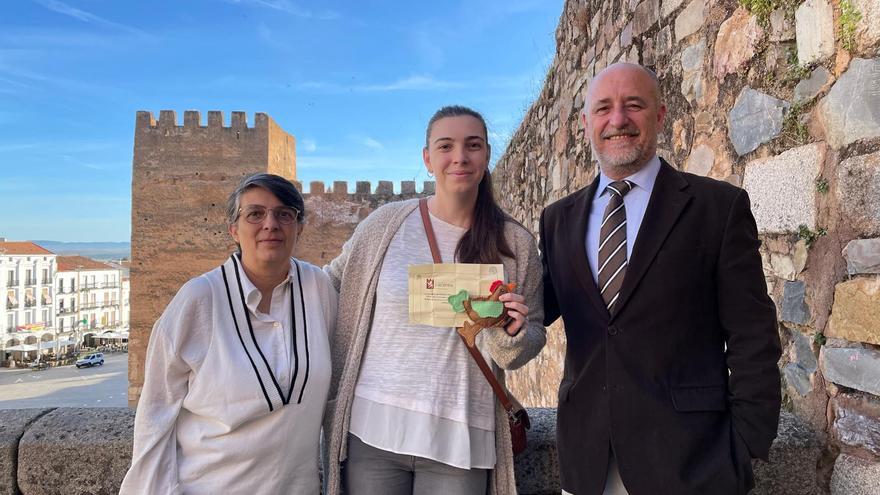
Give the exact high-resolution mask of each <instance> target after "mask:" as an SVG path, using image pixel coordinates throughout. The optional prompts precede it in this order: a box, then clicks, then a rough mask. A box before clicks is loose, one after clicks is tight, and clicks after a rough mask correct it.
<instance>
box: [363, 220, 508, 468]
mask: <svg viewBox="0 0 880 495" xmlns="http://www.w3.org/2000/svg"><path fill="white" fill-rule="evenodd" d="M431 223H432V225H433V227H434V233H435V235H436V237H437V244H438V247H439V249H440V254H441V258H442V259H443V260H444V261H447V262H451V261H452V260H453V256H454V253H455V247H456V246H457V245H458V241H459V239H461V236H462V235H463V234H464V233H465V229H462V228H460V227H457V226H455V225H452V224H449V223H446V222H444V221H443V220H440V219H439V218H437V217H435V216H433V215H432V216H431ZM425 263H433V258H432V257H431V250H430V247H429V246H428V239H427V237H426V236H425V229H424V226H423V225H422V218H421V215H420V213H419V210H418V209H416V210H415V211H413V213H411V214H410V215H409V216H408V217H407V218H406V220H405V221H404V222H403V224H402V225H401V226H400V229H399V230H398V231H397V233H396V234H395V236H394V238H393V239H392V241H391V244H390V245H389V246H388V251H386V253H385V258H384V261H383V262H382V268H381V270H380V272H379V282H378V286H377V289H376V308H375V311H374V316H373V323H372V327H371V328H370V334H369V337H368V340H367V345H366V350H365V351H364V357H363V361H362V363H361V370H360V375H359V376H358V382H357V386H356V387H355V392H354V394H355V396H354V400H353V402H352V407H351V423H350V425H349V431H350V432H351V433H352V434H354V435H356V436H357V437H358V438H360V439H361V440H363V441H364V443H366V444H368V445H372V446H373V447H376V448H379V449H382V450H386V451H390V452H395V453H398V454H407V455H415V456H418V457H424V458H428V459H433V460H436V461H439V462H442V463H444V464H448V465H451V466H455V467H459V468H464V469H470V468H482V469H491V468H492V467H494V466H495V433H494V432H495V409H494V408H495V397H494V396H493V395H492V389H491V387H490V386H489V384H488V382H487V381H486V378H485V377H484V376H483V374H482V373H481V372H480V370H479V368H478V367H477V365H476V364H475V363H474V361H473V358H472V357H471V355H470V354H469V353H468V351H467V348H466V347H465V345H464V342H462V341H461V338H460V337H459V336H458V333H457V332H456V331H455V329H454V328H437V327H431V326H427V325H412V324H410V323H409V314H408V309H407V308H408V297H407V288H408V285H407V277H408V271H407V266H408V265H418V264H425ZM480 337H482V334H481V335H480V336H478V343H479V341H480V340H481V339H480ZM484 357H485V358H486V361H487V362H490V361H489V360H490V358H489V357H488V356H486V355H485V353H484Z"/></svg>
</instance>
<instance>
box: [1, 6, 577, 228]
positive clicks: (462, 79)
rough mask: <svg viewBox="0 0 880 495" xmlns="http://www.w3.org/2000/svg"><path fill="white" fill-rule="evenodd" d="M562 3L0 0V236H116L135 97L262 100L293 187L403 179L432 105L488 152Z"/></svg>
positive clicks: (522, 100) (203, 106) (541, 65)
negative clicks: (284, 143) (287, 139)
mask: <svg viewBox="0 0 880 495" xmlns="http://www.w3.org/2000/svg"><path fill="white" fill-rule="evenodd" d="M562 5H563V0H461V1H434V2H420V1H412V0H411V1H397V0H395V1H378V0H360V1H355V0H351V1H334V0H326V1H320V2H319V1H295V0H186V1H180V0H152V1H149V2H148V1H120V0H64V1H60V0H11V1H9V2H4V5H3V7H2V9H0V13H2V15H0V212H2V213H0V237H7V238H9V239H12V240H23V239H53V240H61V241H127V240H128V239H129V238H130V217H131V206H130V194H131V155H132V146H133V133H134V122H135V112H136V111H137V110H150V111H152V112H153V113H154V115H155V116H156V118H158V116H159V111H160V110H163V109H172V110H176V111H177V112H178V119H180V120H182V118H183V111H184V110H199V111H201V112H202V119H203V124H204V123H205V122H206V120H207V111H208V110H221V111H223V112H224V118H225V121H226V123H227V125H228V122H229V112H231V111H235V110H240V111H245V112H247V114H248V122H249V123H252V122H253V113H254V112H266V113H268V114H269V115H270V116H271V117H272V118H273V119H275V120H276V121H277V122H278V123H279V124H280V125H281V126H282V127H283V128H284V129H285V130H286V131H287V132H289V133H291V134H293V135H294V136H296V138H297V176H298V177H297V178H298V179H299V180H301V181H303V183H308V182H309V181H313V180H321V181H325V182H327V183H328V184H329V183H330V182H331V181H333V180H347V181H349V182H350V185H351V186H352V187H353V183H354V181H356V180H370V181H373V182H374V183H375V181H378V180H391V181H394V182H395V188H397V187H398V186H397V183H399V182H400V181H401V180H416V181H418V182H419V184H420V183H421V181H423V180H426V179H427V178H428V177H427V176H426V174H425V171H424V167H423V165H422V162H421V148H422V146H423V142H424V126H425V123H426V122H427V120H428V118H430V116H431V114H432V113H433V112H434V111H435V110H436V109H437V108H439V107H440V106H442V105H445V104H464V105H469V106H472V107H474V108H476V109H477V110H479V111H481V112H483V114H484V115H485V116H486V118H487V120H488V123H489V127H490V129H489V130H490V142H491V143H492V145H493V151H494V155H495V158H497V157H499V156H500V155H501V153H502V152H503V150H504V146H505V145H506V143H507V139H508V138H509V136H510V134H511V133H513V132H514V131H515V130H516V127H517V126H518V125H519V122H520V120H521V118H522V116H523V115H524V113H525V111H526V110H527V109H528V107H529V106H530V105H531V103H532V101H534V98H535V96H536V95H537V94H538V92H539V91H540V89H541V87H542V85H543V80H544V76H545V73H546V70H547V67H548V66H549V65H550V63H551V61H552V59H553V55H554V52H555V36H554V32H555V29H556V24H557V21H558V18H559V15H560V13H561V11H562ZM418 187H421V186H418Z"/></svg>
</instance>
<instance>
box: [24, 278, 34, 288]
mask: <svg viewBox="0 0 880 495" xmlns="http://www.w3.org/2000/svg"><path fill="white" fill-rule="evenodd" d="M24 285H25V287H30V286H32V285H37V279H35V278H28V279H25V281H24Z"/></svg>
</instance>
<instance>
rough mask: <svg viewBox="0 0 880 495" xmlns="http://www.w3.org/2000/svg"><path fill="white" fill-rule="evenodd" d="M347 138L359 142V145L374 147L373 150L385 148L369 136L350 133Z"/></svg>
mask: <svg viewBox="0 0 880 495" xmlns="http://www.w3.org/2000/svg"><path fill="white" fill-rule="evenodd" d="M348 138H349V139H351V140H352V141H354V142H356V143H358V144H360V145H361V146H365V147H367V148H370V149H374V150H381V149H385V146H383V145H382V143H380V142H379V141H377V140H375V139H373V138H371V137H370V136H363V135H350V136H348Z"/></svg>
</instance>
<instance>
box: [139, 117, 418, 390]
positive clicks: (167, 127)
mask: <svg viewBox="0 0 880 495" xmlns="http://www.w3.org/2000/svg"><path fill="white" fill-rule="evenodd" d="M254 120H255V122H254V125H253V126H252V127H249V126H248V124H247V120H246V116H245V114H244V113H243V112H232V122H231V125H230V126H228V127H226V126H224V123H223V114H222V113H220V112H208V122H207V126H204V125H202V122H201V116H200V114H199V112H195V111H187V112H184V121H183V125H182V126H181V125H178V122H177V116H176V113H175V112H174V111H170V110H163V111H161V113H160V116H159V120H158V122H157V121H156V120H155V119H154V118H153V115H152V114H151V113H150V112H138V113H137V121H136V125H135V139H134V159H133V165H132V168H133V170H132V222H131V223H132V227H131V232H132V233H131V249H132V266H131V296H130V300H131V307H132V312H131V338H130V340H129V365H128V375H129V389H128V398H129V404H131V405H132V406H133V405H134V404H135V403H136V402H137V398H138V397H139V396H140V390H141V386H142V384H143V377H144V355H145V353H146V347H147V343H148V342H149V338H150V331H151V329H152V326H153V323H154V322H155V321H156V319H157V318H158V317H159V315H160V314H161V313H162V310H163V309H164V308H165V306H166V305H167V304H168V302H169V301H170V300H171V298H172V297H173V296H174V294H175V293H176V292H177V290H178V289H179V288H180V286H181V285H183V283H184V282H186V281H187V280H189V279H190V278H192V277H194V276H196V275H198V274H200V273H204V272H206V271H208V270H211V269H213V268H214V267H216V266H217V265H219V264H220V263H222V262H223V261H224V260H225V259H226V257H227V256H229V253H231V252H232V251H233V250H234V248H235V244H234V243H233V241H232V238H231V237H230V235H229V234H228V232H227V226H226V221H225V213H224V208H225V202H226V197H227V196H228V195H229V193H230V192H231V191H232V189H233V188H234V187H235V185H236V184H238V181H239V180H240V179H241V177H243V176H244V175H247V174H251V173H254V172H269V173H274V174H278V175H281V176H283V177H286V178H288V179H290V180H293V181H294V182H296V181H295V179H296V140H295V139H294V137H293V136H291V135H290V134H288V133H287V132H285V131H284V130H283V129H281V128H280V127H279V126H278V125H277V124H275V122H274V121H273V120H272V119H271V118H270V117H269V116H267V115H266V114H263V113H257V114H255V116H254ZM296 184H297V187H298V188H299V189H300V191H302V192H303V196H304V199H305V208H306V226H305V229H304V231H303V234H302V237H301V238H300V241H299V244H298V245H297V249H296V252H295V255H296V256H297V257H299V258H301V259H304V260H306V261H309V262H311V263H313V264H315V265H318V266H322V265H324V264H326V263H327V262H329V261H330V260H332V259H333V258H334V257H335V256H336V255H337V254H339V253H340V252H341V250H342V244H343V243H344V242H345V241H346V240H347V239H348V238H349V237H350V236H351V234H352V232H354V228H355V227H356V226H357V224H358V222H360V220H362V219H363V218H365V217H366V216H367V215H368V214H369V213H370V212H372V211H373V210H374V209H376V208H377V207H379V206H380V205H382V204H384V203H386V202H389V201H399V200H402V199H408V198H413V197H419V196H422V195H424V194H431V193H433V191H434V182H425V183H424V184H423V186H422V191H421V192H417V191H416V187H415V182H413V181H404V182H402V183H401V184H400V187H399V189H398V191H397V192H395V191H394V188H393V184H392V183H391V182H388V181H380V182H379V184H378V186H377V187H376V190H375V191H372V190H371V185H370V183H369V182H357V183H356V184H355V188H354V192H353V193H349V192H348V183H347V182H345V181H336V182H334V183H333V187H332V189H326V188H325V185H324V184H323V183H322V182H312V183H311V184H310V185H309V190H308V191H305V190H304V189H303V187H302V184H299V183H298V182H296Z"/></svg>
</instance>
